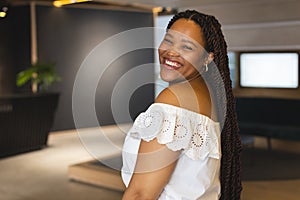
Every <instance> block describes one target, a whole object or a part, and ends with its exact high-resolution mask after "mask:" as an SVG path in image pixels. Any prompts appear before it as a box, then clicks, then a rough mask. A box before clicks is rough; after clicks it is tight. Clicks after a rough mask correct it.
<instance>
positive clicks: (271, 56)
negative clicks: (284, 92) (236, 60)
mask: <svg viewBox="0 0 300 200" xmlns="http://www.w3.org/2000/svg"><path fill="white" fill-rule="evenodd" d="M298 70H299V54H298V53H297V52H294V53H293V52H290V53H287V52H284V53H241V54H240V85H241V87H252V88H298V86H299V71H298Z"/></svg>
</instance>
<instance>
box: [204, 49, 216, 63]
mask: <svg viewBox="0 0 300 200" xmlns="http://www.w3.org/2000/svg"><path fill="white" fill-rule="evenodd" d="M213 60H214V53H213V52H209V53H208V56H207V61H206V62H207V64H210V63H211V62H212V61H213Z"/></svg>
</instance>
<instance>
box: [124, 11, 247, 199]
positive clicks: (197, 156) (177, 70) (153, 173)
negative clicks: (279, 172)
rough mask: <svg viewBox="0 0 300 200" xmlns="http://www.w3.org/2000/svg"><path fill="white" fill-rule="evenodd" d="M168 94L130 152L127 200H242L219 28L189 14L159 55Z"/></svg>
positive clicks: (137, 125) (174, 26)
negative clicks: (167, 84)
mask: <svg viewBox="0 0 300 200" xmlns="http://www.w3.org/2000/svg"><path fill="white" fill-rule="evenodd" d="M159 61H160V64H161V67H160V75H161V78H162V79H163V80H164V81H167V82H168V83H169V86H168V87H167V88H166V89H164V90H163V91H162V92H161V93H160V94H159V95H158V97H157V98H156V99H155V103H153V104H152V105H151V106H150V107H149V108H148V109H147V110H146V111H145V112H144V113H141V114H140V115H139V116H138V117H137V118H136V120H135V122H134V124H133V126H132V128H131V129H130V130H129V132H128V134H127V137H126V139H125V142H124V146H123V167H122V178H123V181H124V183H125V185H126V187H127V189H126V191H125V193H124V196H123V200H127V199H128V200H129V199H130V200H134V199H139V200H140V199H159V200H167V199H210V200H212V199H226V200H237V199H240V192H241V181H240V151H241V142H240V138H239V134H238V127H237V120H236V113H235V109H234V103H233V94H232V89H231V81H230V77H229V68H228V57H227V46H226V42H225V40H224V37H223V34H222V31H221V29H220V24H219V23H218V21H217V20H216V19H215V18H214V17H213V16H209V15H205V14H202V13H199V12H197V11H190V10H187V11H185V12H181V13H178V14H176V15H175V16H174V17H173V18H172V19H171V21H170V22H169V24H168V27H167V32H166V35H165V37H164V39H163V41H162V42H161V45H160V47H159Z"/></svg>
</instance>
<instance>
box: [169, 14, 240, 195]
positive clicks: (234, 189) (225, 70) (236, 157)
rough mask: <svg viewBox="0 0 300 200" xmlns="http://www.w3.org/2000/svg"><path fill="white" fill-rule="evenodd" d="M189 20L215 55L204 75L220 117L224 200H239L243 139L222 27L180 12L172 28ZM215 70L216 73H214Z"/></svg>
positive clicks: (211, 19) (200, 16) (212, 20)
mask: <svg viewBox="0 0 300 200" xmlns="http://www.w3.org/2000/svg"><path fill="white" fill-rule="evenodd" d="M181 18H184V19H189V20H192V21H194V22H195V23H196V24H198V25H199V26H200V27H201V30H202V34H203V37H204V40H205V41H206V43H205V47H204V48H205V50H206V51H207V52H212V53H214V62H211V63H210V64H209V66H208V72H206V73H204V74H202V76H203V77H204V80H205V81H206V83H207V85H208V87H209V88H210V95H211V98H212V100H213V102H214V103H215V108H216V111H217V117H218V120H219V122H220V124H221V127H222V131H221V149H222V158H221V170H220V182H221V197H220V199H221V200H238V199H240V194H241V190H242V186H241V178H240V171H241V170H240V165H241V163H240V155H241V149H242V147H241V140H240V136H239V129H238V124H237V117H236V112H235V99H234V96H233V93H232V86H231V80H230V74H229V67H228V56H227V44H226V41H225V39H224V36H223V33H222V30H221V25H220V23H219V22H218V20H217V19H216V18H215V17H214V16H211V15H206V14H203V13H199V12H197V11H195V10H186V11H184V12H180V13H178V14H176V15H174V17H173V18H172V19H171V20H170V22H169V24H168V26H167V29H170V28H171V26H172V25H173V24H174V22H175V21H177V20H178V19H181ZM214 69H215V70H214Z"/></svg>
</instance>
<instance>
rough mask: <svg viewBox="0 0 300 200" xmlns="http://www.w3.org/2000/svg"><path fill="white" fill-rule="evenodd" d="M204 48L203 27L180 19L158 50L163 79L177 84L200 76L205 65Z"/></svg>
mask: <svg viewBox="0 0 300 200" xmlns="http://www.w3.org/2000/svg"><path fill="white" fill-rule="evenodd" d="M204 46H205V41H204V39H203V36H202V30H201V27H200V26H199V25H198V24H196V23H195V22H194V21H192V20H188V19H178V20H177V21H176V22H175V23H174V24H173V25H172V26H171V28H170V29H169V30H168V32H167V33H166V35H165V37H164V39H163V41H162V42H161V44H160V47H159V50H158V53H159V61H160V64H161V65H160V66H161V67H160V68H161V70H160V76H161V78H162V79H163V80H164V81H167V82H169V83H177V82H181V81H184V80H189V79H191V78H194V77H196V76H198V75H199V69H200V68H201V67H202V66H203V65H204V59H203V57H204V56H203V55H204V52H205V50H204Z"/></svg>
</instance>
